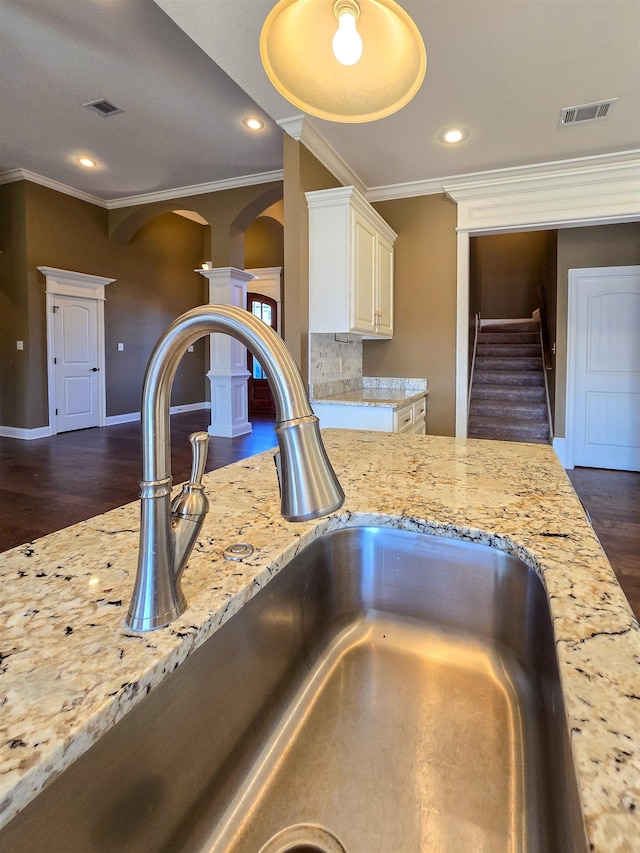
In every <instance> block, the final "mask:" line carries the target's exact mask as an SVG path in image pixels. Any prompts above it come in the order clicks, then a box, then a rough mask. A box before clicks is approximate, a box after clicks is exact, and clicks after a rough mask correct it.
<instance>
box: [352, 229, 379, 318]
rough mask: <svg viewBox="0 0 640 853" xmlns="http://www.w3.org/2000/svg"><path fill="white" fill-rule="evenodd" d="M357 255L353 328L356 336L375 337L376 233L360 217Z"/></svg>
mask: <svg viewBox="0 0 640 853" xmlns="http://www.w3.org/2000/svg"><path fill="white" fill-rule="evenodd" d="M352 227H353V255H352V258H351V262H352V264H353V268H352V271H351V272H352V282H353V290H352V293H351V300H352V301H351V312H352V313H351V325H352V328H353V331H354V332H360V333H361V334H371V333H373V332H375V330H376V310H377V308H376V243H377V240H376V231H375V228H374V227H373V226H372V225H371V223H370V222H367V220H366V219H364V217H360V216H359V215H358V214H357V213H354V216H353V225H352Z"/></svg>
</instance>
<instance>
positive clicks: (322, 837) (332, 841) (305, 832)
mask: <svg viewBox="0 0 640 853" xmlns="http://www.w3.org/2000/svg"><path fill="white" fill-rule="evenodd" d="M259 853H347V850H346V848H345V847H344V845H343V844H342V842H341V841H339V840H338V839H337V838H336V836H335V835H334V834H333V833H332V832H329V830H328V829H325V828H324V827H323V826H317V825H316V824H313V823H296V824H295V825H294V826H287V827H286V828H285V829H282V830H280V832H277V833H276V834H275V835H274V836H272V837H271V838H270V839H269V840H268V841H267V843H266V844H264V845H263V846H262V847H261V848H260V851H259Z"/></svg>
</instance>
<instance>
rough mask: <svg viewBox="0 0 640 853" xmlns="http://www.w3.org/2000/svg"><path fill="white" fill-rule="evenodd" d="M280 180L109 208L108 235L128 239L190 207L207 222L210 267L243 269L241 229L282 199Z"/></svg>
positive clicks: (242, 230) (206, 245) (204, 248)
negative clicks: (161, 218) (148, 224)
mask: <svg viewBox="0 0 640 853" xmlns="http://www.w3.org/2000/svg"><path fill="white" fill-rule="evenodd" d="M282 193H283V189H282V182H281V181H272V182H270V183H267V184H258V185H255V186H248V187H238V188H236V189H231V190H223V191H221V192H216V193H203V194H202V195H194V196H186V197H185V198H181V199H179V200H177V201H175V200H174V201H172V200H168V201H157V202H152V203H150V204H139V205H134V206H132V207H124V208H116V209H114V210H110V211H109V234H110V236H111V237H112V238H113V239H115V240H118V241H121V242H124V243H126V242H128V241H129V240H130V239H131V237H132V236H133V235H134V234H135V233H137V231H138V230H139V229H140V228H141V226H142V225H144V224H145V223H146V222H149V221H150V220H151V219H153V218H154V217H155V216H158V215H159V214H161V213H169V212H171V211H172V210H173V209H174V208H181V209H183V210H193V211H195V212H196V213H199V214H200V216H202V217H203V218H204V219H205V220H206V221H207V222H208V223H209V228H210V230H209V231H207V232H206V233H207V234H208V235H209V239H208V242H207V243H206V244H205V246H204V247H203V250H204V253H205V254H206V257H205V258H203V259H202V260H210V261H212V262H213V265H214V267H227V266H233V267H238V268H239V269H244V266H245V264H244V232H245V231H246V229H247V228H248V226H249V225H250V224H251V223H252V222H253V220H254V219H255V218H256V217H257V216H260V214H261V213H262V212H263V211H264V210H265V209H266V208H268V207H270V206H271V205H272V204H274V203H275V202H277V201H278V200H280V199H282Z"/></svg>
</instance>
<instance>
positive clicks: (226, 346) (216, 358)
mask: <svg viewBox="0 0 640 853" xmlns="http://www.w3.org/2000/svg"><path fill="white" fill-rule="evenodd" d="M195 272H198V273H200V275H202V276H204V277H205V278H206V279H207V280H208V282H209V302H210V303H213V304H216V305H235V306H236V307H238V308H246V305H247V282H248V281H251V279H252V278H253V276H252V275H251V273H247V272H245V271H244V270H240V269H237V268H236V267H218V268H217V269H212V270H203V269H199V270H195ZM209 340H210V343H209V352H210V359H209V365H210V366H209V372H208V373H207V376H208V378H209V381H210V382H211V424H210V426H209V429H208V432H209V435H219V436H223V437H225V438H234V437H235V436H237V435H244V434H245V433H247V432H251V429H252V427H251V424H250V422H249V409H248V394H247V380H248V378H249V371H248V370H247V348H246V347H245V346H243V345H242V344H241V343H240V342H239V341H237V340H236V339H235V338H232V337H231V336H230V335H224V334H220V333H216V334H214V335H210V336H209Z"/></svg>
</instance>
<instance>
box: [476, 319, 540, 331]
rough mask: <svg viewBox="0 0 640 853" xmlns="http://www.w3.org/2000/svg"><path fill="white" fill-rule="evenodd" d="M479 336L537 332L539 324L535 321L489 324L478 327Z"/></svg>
mask: <svg viewBox="0 0 640 853" xmlns="http://www.w3.org/2000/svg"><path fill="white" fill-rule="evenodd" d="M480 330H481V332H480V334H484V333H485V332H489V333H491V334H496V333H497V334H502V333H503V332H518V333H520V332H539V331H540V323H538V322H537V321H535V320H525V321H524V322H522V323H490V324H489V325H483V326H480Z"/></svg>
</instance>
